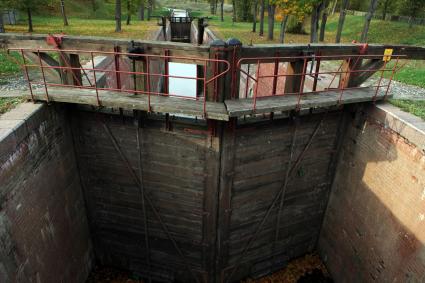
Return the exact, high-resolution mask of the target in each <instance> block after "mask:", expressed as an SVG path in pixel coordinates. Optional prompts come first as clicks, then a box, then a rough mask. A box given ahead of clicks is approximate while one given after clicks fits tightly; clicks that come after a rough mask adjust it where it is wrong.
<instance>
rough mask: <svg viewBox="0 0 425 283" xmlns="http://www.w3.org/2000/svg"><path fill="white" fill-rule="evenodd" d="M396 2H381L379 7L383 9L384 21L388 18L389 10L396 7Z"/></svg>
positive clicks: (387, 0) (384, 0) (389, 0)
mask: <svg viewBox="0 0 425 283" xmlns="http://www.w3.org/2000/svg"><path fill="white" fill-rule="evenodd" d="M394 4H395V1H394V0H383V1H382V2H379V8H380V9H381V12H382V20H384V21H385V20H386V18H387V14H388V10H389V9H392V8H395V7H394Z"/></svg>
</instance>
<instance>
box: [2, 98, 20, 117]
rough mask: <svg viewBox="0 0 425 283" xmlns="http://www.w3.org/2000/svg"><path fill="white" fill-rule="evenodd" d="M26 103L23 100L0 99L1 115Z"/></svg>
mask: <svg viewBox="0 0 425 283" xmlns="http://www.w3.org/2000/svg"><path fill="white" fill-rule="evenodd" d="M23 101H24V99H23V98H20V97H19V98H0V115H1V114H3V113H6V112H7V111H9V110H10V109H12V108H14V107H15V106H16V105H18V104H19V103H22V102H23Z"/></svg>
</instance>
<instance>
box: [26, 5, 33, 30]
mask: <svg viewBox="0 0 425 283" xmlns="http://www.w3.org/2000/svg"><path fill="white" fill-rule="evenodd" d="M27 14H28V32H33V31H34V29H33V26H32V14H31V8H27Z"/></svg>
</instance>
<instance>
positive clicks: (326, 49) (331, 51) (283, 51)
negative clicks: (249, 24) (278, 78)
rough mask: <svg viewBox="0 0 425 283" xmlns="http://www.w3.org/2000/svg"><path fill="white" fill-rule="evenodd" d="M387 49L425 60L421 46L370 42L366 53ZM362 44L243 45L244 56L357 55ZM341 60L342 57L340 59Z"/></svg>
mask: <svg viewBox="0 0 425 283" xmlns="http://www.w3.org/2000/svg"><path fill="white" fill-rule="evenodd" d="M385 49H393V50H394V51H393V54H395V55H406V56H407V59H415V60H425V48H424V47H420V46H408V45H390V44H384V45H381V44H369V45H368V47H367V51H366V53H365V55H379V56H381V55H383V54H384V50H385ZM359 51H360V46H359V45H356V44H320V43H319V44H308V45H307V44H285V45H282V44H261V45H253V46H243V48H242V57H243V58H249V57H272V55H271V54H276V53H278V54H279V57H285V56H300V54H311V53H316V54H317V53H320V54H321V55H322V56H328V55H332V56H336V57H337V56H338V55H356V54H359ZM338 60H340V59H338Z"/></svg>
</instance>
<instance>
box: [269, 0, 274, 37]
mask: <svg viewBox="0 0 425 283" xmlns="http://www.w3.org/2000/svg"><path fill="white" fill-rule="evenodd" d="M275 11H276V5H274V4H273V3H272V1H270V3H269V6H268V33H267V39H268V40H273V35H274V15H275Z"/></svg>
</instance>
